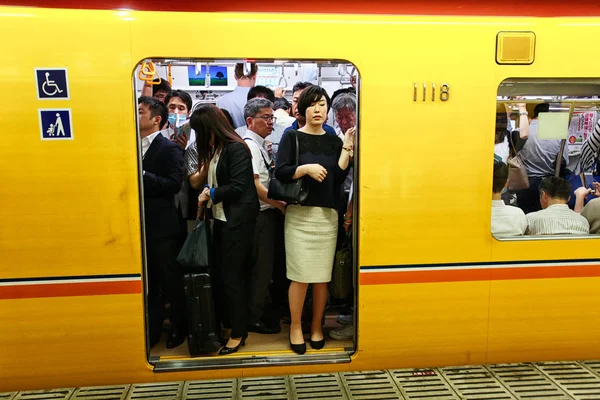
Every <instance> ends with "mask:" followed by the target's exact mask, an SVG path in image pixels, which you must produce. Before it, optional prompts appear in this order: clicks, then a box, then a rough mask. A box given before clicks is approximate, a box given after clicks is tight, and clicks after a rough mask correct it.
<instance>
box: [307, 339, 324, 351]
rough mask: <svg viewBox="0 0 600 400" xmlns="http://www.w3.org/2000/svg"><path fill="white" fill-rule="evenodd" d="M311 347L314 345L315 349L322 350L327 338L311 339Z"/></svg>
mask: <svg viewBox="0 0 600 400" xmlns="http://www.w3.org/2000/svg"><path fill="white" fill-rule="evenodd" d="M310 347H312V348H313V349H315V350H321V349H322V348H323V347H325V338H323V339H321V340H312V339H310Z"/></svg>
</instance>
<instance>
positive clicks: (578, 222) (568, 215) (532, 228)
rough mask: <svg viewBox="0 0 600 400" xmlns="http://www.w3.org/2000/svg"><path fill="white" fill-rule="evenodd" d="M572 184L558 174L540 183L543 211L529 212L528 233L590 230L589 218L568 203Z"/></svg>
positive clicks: (573, 232) (577, 232) (579, 232)
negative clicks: (572, 208) (571, 207)
mask: <svg viewBox="0 0 600 400" xmlns="http://www.w3.org/2000/svg"><path fill="white" fill-rule="evenodd" d="M570 194H571V184H570V183H569V182H568V181H567V180H565V179H563V178H559V177H556V176H552V177H548V178H544V179H543V180H542V183H541V185H540V204H541V206H542V210H541V211H536V212H532V213H529V214H527V222H528V225H529V227H528V228H527V234H528V235H577V234H586V233H589V231H590V224H589V223H588V221H587V219H585V218H584V217H582V216H581V215H579V214H577V213H576V212H575V211H573V210H571V209H570V208H569V206H568V205H567V202H568V201H569V198H570V197H571V196H570Z"/></svg>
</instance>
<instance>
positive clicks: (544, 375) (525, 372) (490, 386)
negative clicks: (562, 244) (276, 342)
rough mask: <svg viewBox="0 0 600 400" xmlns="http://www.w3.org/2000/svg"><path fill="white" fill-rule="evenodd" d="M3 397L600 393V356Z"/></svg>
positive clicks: (265, 398) (351, 399) (301, 399)
mask: <svg viewBox="0 0 600 400" xmlns="http://www.w3.org/2000/svg"><path fill="white" fill-rule="evenodd" d="M0 399H2V400H24V399H36V400H49V399H52V400H84V399H85V400H89V399H103V400H109V399H110V400H130V399H131V400H135V399H144V400H159V399H160V400H180V399H181V400H184V399H187V400H200V399H211V400H220V399H223V400H224V399H239V400H243V399H253V400H287V399H294V400H296V399H297V400H316V399H327V400H333V399H348V400H359V399H360V400H366V399H378V400H383V399H406V400H413V399H419V400H427V399H457V400H458V399H468V400H470V399H495V400H500V399H518V400H525V399H527V400H532V399H537V400H547V399H560V400H563V399H564V400H566V399H572V400H579V399H600V361H568V362H543V363H521V364H501V365H477V366H457V367H446V368H432V369H397V370H381V371H361V372H341V373H327V374H315V375H289V376H273V377H260V378H240V379H221V380H213V381H187V382H169V383H152V384H131V385H121V386H107V387H93V388H70V389H56V390H51V391H35V392H19V393H0Z"/></svg>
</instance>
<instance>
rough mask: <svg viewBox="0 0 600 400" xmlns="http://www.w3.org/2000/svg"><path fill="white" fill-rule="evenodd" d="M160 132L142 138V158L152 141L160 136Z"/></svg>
mask: <svg viewBox="0 0 600 400" xmlns="http://www.w3.org/2000/svg"><path fill="white" fill-rule="evenodd" d="M160 132H161V131H156V132H154V133H153V134H151V135H148V136H146V137H145V138H142V158H144V156H145V155H146V152H147V151H148V149H149V148H150V145H151V144H152V142H153V141H154V139H155V138H156V137H157V136H158V135H159V134H160Z"/></svg>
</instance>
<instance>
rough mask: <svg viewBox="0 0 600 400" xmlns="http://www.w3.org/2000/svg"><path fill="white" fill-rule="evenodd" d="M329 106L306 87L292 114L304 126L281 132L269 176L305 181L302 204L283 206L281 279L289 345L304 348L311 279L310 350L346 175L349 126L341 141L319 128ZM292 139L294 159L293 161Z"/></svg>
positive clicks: (317, 331) (318, 342) (316, 339)
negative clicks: (284, 270) (286, 281)
mask: <svg viewBox="0 0 600 400" xmlns="http://www.w3.org/2000/svg"><path fill="white" fill-rule="evenodd" d="M329 105H330V100H329V96H328V95H327V92H326V91H325V89H323V88H321V87H319V86H310V87H308V88H307V89H305V90H304V91H303V93H302V96H301V97H300V99H299V100H298V114H299V115H301V116H302V118H303V119H305V121H306V124H305V125H304V127H303V128H301V129H299V130H292V131H290V132H288V133H287V134H286V135H284V137H283V139H282V141H281V144H280V146H279V155H278V157H277V166H276V170H275V175H276V177H277V179H279V180H280V181H282V182H292V181H294V180H296V179H306V180H307V181H308V182H307V184H308V191H309V192H308V199H307V201H306V202H305V204H303V205H288V207H287V209H286V218H285V250H286V260H287V277H288V279H290V280H291V281H292V283H291V285H290V289H289V303H290V313H291V317H292V322H291V325H290V338H289V340H290V347H291V348H292V350H293V351H295V352H296V353H298V354H304V353H305V352H306V344H305V342H304V337H303V335H302V323H301V321H302V308H303V305H304V300H305V297H306V290H307V288H308V284H309V283H313V284H314V286H313V313H312V326H311V335H310V343H311V346H312V347H313V348H314V349H322V348H323V346H324V345H325V339H324V337H323V327H322V325H321V321H322V317H323V312H324V310H325V304H326V302H327V293H328V288H327V286H328V285H327V284H328V283H329V282H330V281H331V273H332V268H333V259H334V255H335V246H336V241H337V227H338V214H337V209H338V207H339V199H340V190H341V185H342V182H343V181H344V178H345V177H346V173H347V171H348V165H349V161H350V152H351V151H352V147H353V144H354V130H353V129H352V130H350V131H348V132H347V135H346V137H345V141H344V143H342V141H341V140H340V139H339V138H338V137H337V136H336V135H330V134H327V133H326V132H325V130H324V129H323V124H324V123H325V120H326V118H327V111H328V108H329ZM296 137H297V138H298V143H299V154H300V159H299V162H298V163H296V160H295V154H296Z"/></svg>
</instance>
